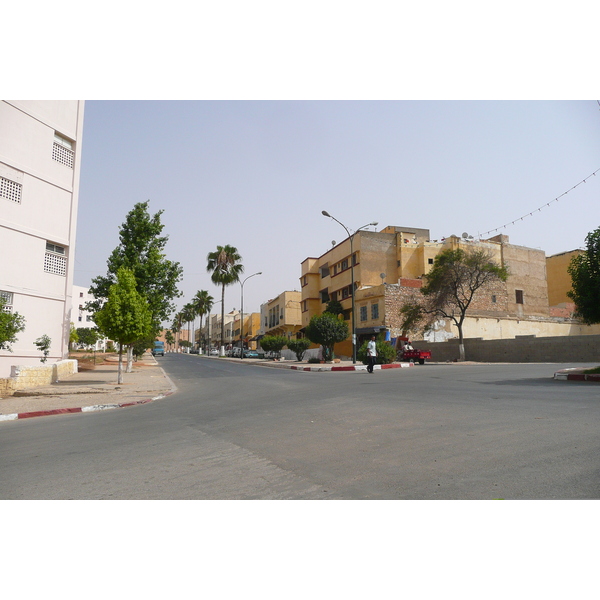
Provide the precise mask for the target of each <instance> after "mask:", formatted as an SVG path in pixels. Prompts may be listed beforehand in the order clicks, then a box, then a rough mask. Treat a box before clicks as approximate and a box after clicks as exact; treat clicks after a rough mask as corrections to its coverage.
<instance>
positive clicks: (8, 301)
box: [0, 291, 13, 312]
mask: <svg viewBox="0 0 600 600" xmlns="http://www.w3.org/2000/svg"><path fill="white" fill-rule="evenodd" d="M0 298H2V299H3V300H4V306H3V307H2V310H4V312H12V308H13V294H12V292H2V291H0Z"/></svg>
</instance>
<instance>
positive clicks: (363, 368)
mask: <svg viewBox="0 0 600 600" xmlns="http://www.w3.org/2000/svg"><path fill="white" fill-rule="evenodd" d="M414 366H415V365H414V363H397V364H391V365H375V366H374V367H373V369H378V370H381V369H400V368H402V367H414ZM286 368H288V369H292V370H294V371H312V372H319V371H366V370H367V365H358V366H356V365H352V366H351V367H298V366H296V365H290V366H289V367H288V366H287V365H286Z"/></svg>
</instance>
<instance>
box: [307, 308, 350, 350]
mask: <svg viewBox="0 0 600 600" xmlns="http://www.w3.org/2000/svg"><path fill="white" fill-rule="evenodd" d="M305 335H306V337H307V338H308V339H309V340H310V341H311V342H313V343H314V344H320V345H321V346H323V358H324V359H325V360H332V359H333V347H334V345H335V344H337V343H338V342H343V341H344V340H345V339H346V338H347V337H348V325H347V324H346V322H345V321H343V320H341V319H338V318H337V317H336V316H335V315H332V314H331V313H327V312H324V313H323V314H322V315H315V316H314V317H312V319H311V320H310V323H309V324H308V326H307V327H306V332H305Z"/></svg>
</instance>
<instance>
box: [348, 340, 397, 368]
mask: <svg viewBox="0 0 600 600" xmlns="http://www.w3.org/2000/svg"><path fill="white" fill-rule="evenodd" d="M368 343H369V342H368V341H367V342H363V344H362V346H361V347H360V348H359V349H358V351H357V353H356V357H357V358H358V360H360V361H361V362H362V363H363V364H364V365H366V364H368V363H369V361H368V359H367V344H368ZM376 347H377V360H376V361H375V363H376V364H378V365H389V364H390V363H393V362H394V361H395V360H396V351H395V350H394V348H393V347H392V346H391V345H390V344H388V343H387V342H381V341H377V342H376Z"/></svg>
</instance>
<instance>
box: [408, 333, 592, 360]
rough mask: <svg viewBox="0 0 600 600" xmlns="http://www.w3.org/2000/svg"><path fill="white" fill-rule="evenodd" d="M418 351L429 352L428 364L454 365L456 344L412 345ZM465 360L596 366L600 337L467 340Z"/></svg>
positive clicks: (452, 340)
mask: <svg viewBox="0 0 600 600" xmlns="http://www.w3.org/2000/svg"><path fill="white" fill-rule="evenodd" d="M413 344H414V346H415V347H417V348H419V350H430V351H431V361H432V362H444V361H455V360H457V359H458V357H459V350H458V340H457V339H451V340H448V341H447V342H425V341H418V342H413ZM464 344H465V360H472V361H476V362H510V363H515V362H523V363H528V362H560V363H564V362H586V363H587V362H592V363H593V362H597V363H599V364H600V335H578V336H568V337H563V336H559V337H535V336H522V337H519V336H517V337H516V338H514V339H504V340H482V339H474V338H467V339H465V340H464Z"/></svg>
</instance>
